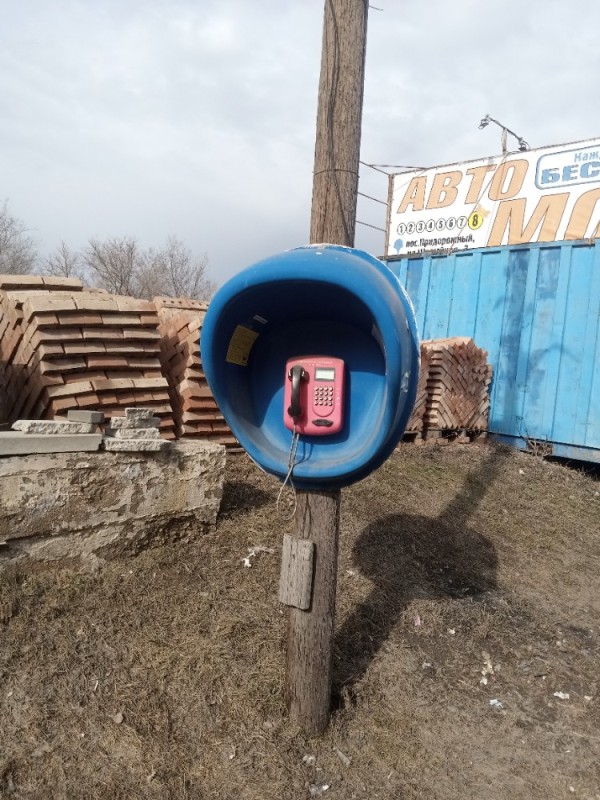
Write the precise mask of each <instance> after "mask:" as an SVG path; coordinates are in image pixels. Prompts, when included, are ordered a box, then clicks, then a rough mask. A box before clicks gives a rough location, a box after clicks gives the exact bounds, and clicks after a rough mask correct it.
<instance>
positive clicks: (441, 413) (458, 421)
mask: <svg viewBox="0 0 600 800" xmlns="http://www.w3.org/2000/svg"><path fill="white" fill-rule="evenodd" d="M423 351H425V352H426V353H427V362H428V365H427V374H426V386H427V404H426V409H425V412H424V414H423V427H424V428H425V429H427V430H432V429H434V430H460V429H464V430H469V431H481V430H486V429H487V425H488V413H489V407H490V397H489V386H490V383H491V380H492V367H491V366H490V365H489V364H488V363H487V353H486V351H485V350H482V349H481V348H480V347H477V345H476V344H475V342H474V341H473V340H472V339H470V338H468V337H455V338H452V339H435V340H431V341H426V342H423V343H422V346H421V352H422V353H423Z"/></svg>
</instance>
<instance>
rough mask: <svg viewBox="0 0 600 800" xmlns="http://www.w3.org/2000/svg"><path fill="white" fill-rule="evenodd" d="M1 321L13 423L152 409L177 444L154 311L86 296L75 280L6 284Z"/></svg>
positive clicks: (0, 346) (128, 301)
mask: <svg viewBox="0 0 600 800" xmlns="http://www.w3.org/2000/svg"><path fill="white" fill-rule="evenodd" d="M25 279H27V280H26V281H25ZM35 281H37V283H35ZM57 281H58V282H57ZM61 281H62V282H61ZM19 282H20V283H19ZM0 315H1V316H0V361H1V362H2V363H3V364H4V373H5V375H4V393H3V395H4V397H3V399H4V413H5V419H6V420H7V421H9V422H12V421H14V420H16V419H25V418H32V419H54V418H55V417H57V416H61V415H64V414H65V413H66V412H67V411H69V410H71V409H77V408H85V409H98V410H101V411H103V412H104V414H105V415H106V416H108V417H110V416H113V415H120V414H122V413H123V409H124V408H125V407H130V406H136V407H139V408H151V409H152V411H153V413H154V414H155V415H156V416H157V417H160V431H161V435H163V436H164V437H165V438H174V436H175V433H174V422H173V413H172V408H171V404H170V398H169V393H168V384H167V381H166V379H165V378H164V377H163V375H162V372H161V365H160V358H159V354H160V334H159V332H158V315H157V313H156V308H155V306H154V304H153V303H151V302H149V301H146V300H136V299H135V298H132V297H121V296H117V295H109V294H107V293H102V292H97V291H84V290H83V287H82V284H81V282H80V281H76V280H73V279H54V278H47V277H40V276H17V278H15V279H11V278H10V276H3V277H0Z"/></svg>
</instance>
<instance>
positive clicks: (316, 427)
mask: <svg viewBox="0 0 600 800" xmlns="http://www.w3.org/2000/svg"><path fill="white" fill-rule="evenodd" d="M344 372H345V368H344V362H343V361H342V359H341V358H331V357H329V356H301V357H298V358H291V359H289V361H288V362H287V364H286V367H285V391H284V399H283V422H284V424H285V427H286V428H288V429H289V430H291V431H293V430H294V429H295V431H296V433H298V434H300V435H304V436H329V435H331V434H333V433H338V432H339V431H340V430H341V429H342V426H343V424H344V378H345V375H344Z"/></svg>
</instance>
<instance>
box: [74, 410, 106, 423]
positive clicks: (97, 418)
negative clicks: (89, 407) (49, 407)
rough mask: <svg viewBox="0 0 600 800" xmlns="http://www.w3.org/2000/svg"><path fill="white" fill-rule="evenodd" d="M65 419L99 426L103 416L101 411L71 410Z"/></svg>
mask: <svg viewBox="0 0 600 800" xmlns="http://www.w3.org/2000/svg"><path fill="white" fill-rule="evenodd" d="M67 419H68V420H70V421H71V422H91V423H93V424H94V425H101V424H102V423H103V422H104V414H103V413H102V411H83V410H77V409H71V411H68V412H67Z"/></svg>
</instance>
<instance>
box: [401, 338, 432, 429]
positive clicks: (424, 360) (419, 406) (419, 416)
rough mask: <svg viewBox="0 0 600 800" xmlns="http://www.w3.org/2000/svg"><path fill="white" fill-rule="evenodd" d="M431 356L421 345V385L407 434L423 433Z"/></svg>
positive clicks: (418, 387)
mask: <svg viewBox="0 0 600 800" xmlns="http://www.w3.org/2000/svg"><path fill="white" fill-rule="evenodd" d="M429 354H430V351H429V349H428V348H427V347H423V346H422V345H421V364H420V367H419V383H418V385H417V396H416V398H415V405H414V407H413V411H412V414H411V416H410V419H409V420H408V424H407V426H406V432H407V433H422V432H423V426H424V417H425V412H426V410H427V376H428V374H429Z"/></svg>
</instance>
